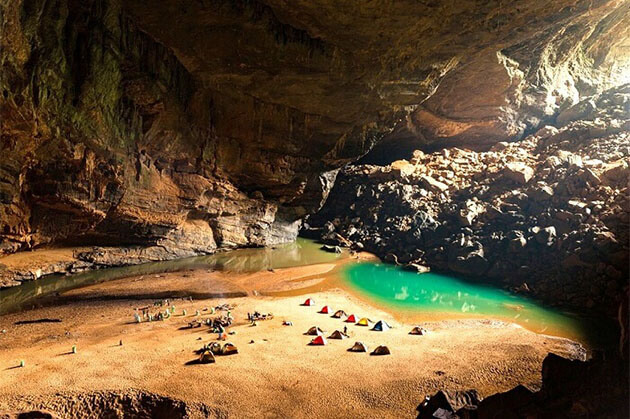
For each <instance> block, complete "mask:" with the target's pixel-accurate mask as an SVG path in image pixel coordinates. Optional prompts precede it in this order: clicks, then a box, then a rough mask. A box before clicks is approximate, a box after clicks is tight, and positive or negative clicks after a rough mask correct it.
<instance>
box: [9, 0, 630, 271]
mask: <svg viewBox="0 0 630 419" xmlns="http://www.w3.org/2000/svg"><path fill="white" fill-rule="evenodd" d="M0 7H1V9H0V12H1V13H2V37H1V38H2V40H1V42H2V50H1V52H0V54H1V60H0V62H1V63H2V72H1V78H0V93H1V96H0V100H1V103H0V117H1V119H2V137H1V143H0V144H1V147H2V153H3V156H2V159H1V160H0V253H7V252H14V251H18V250H23V249H28V248H32V247H34V246H38V245H43V244H50V243H53V244H100V245H103V244H115V245H130V244H138V245H142V246H150V247H153V248H154V249H153V250H152V253H154V254H157V253H161V254H162V255H163V257H164V258H166V257H175V256H183V255H189V254H196V253H200V252H211V251H214V250H215V249H216V248H218V247H231V246H245V245H263V244H271V243H275V242H280V241H286V240H290V239H292V238H293V237H295V234H296V232H297V227H298V224H299V220H300V219H301V218H302V217H304V216H305V215H307V214H308V213H310V212H312V211H314V210H316V209H317V208H318V207H319V206H320V205H321V203H322V201H323V199H324V198H325V197H326V195H327V193H328V190H329V188H330V186H331V184H332V182H333V180H334V176H335V170H336V169H338V168H339V167H340V166H342V165H343V164H345V163H347V162H349V161H352V160H354V159H356V158H358V157H360V156H362V155H363V154H365V153H366V152H367V151H368V150H369V149H370V147H372V145H373V144H374V143H376V142H377V141H378V140H379V139H381V137H383V136H384V135H385V134H386V133H389V132H391V131H392V130H394V129H395V128H396V127H398V128H396V132H399V131H400V130H403V131H404V130H405V129H404V127H405V126H406V127H408V128H407V131H408V132H411V133H412V134H414V135H415V136H416V137H417V138H421V137H423V138H424V137H427V138H429V137H430V139H435V138H442V139H453V141H454V142H457V143H459V142H467V141H469V140H470V141H471V142H474V143H478V142H482V143H485V142H495V141H497V140H499V139H501V140H503V139H511V138H517V137H518V136H519V135H521V134H522V133H523V132H525V131H526V130H527V129H531V128H532V127H535V126H537V125H538V124H539V123H540V122H541V121H543V120H545V118H547V117H548V116H550V115H552V114H554V113H557V112H558V110H560V109H562V107H563V106H564V105H565V104H569V103H572V102H574V101H576V100H577V99H578V98H579V97H580V95H581V94H583V92H584V91H586V92H589V93H593V91H594V90H598V89H599V90H601V89H603V88H605V87H607V85H609V84H613V83H616V82H618V79H619V77H620V75H621V74H623V71H624V69H626V67H624V65H625V62H624V61H622V60H620V59H618V58H619V51H620V50H622V49H623V47H624V45H626V44H624V42H626V41H625V40H626V35H627V31H628V26H630V25H628V13H627V11H628V7H629V6H628V4H627V2H623V1H613V0H598V1H592V0H584V1H577V2H576V1H574V0H560V1H554V2H547V1H531V0H520V1H516V2H511V3H510V4H509V5H507V4H505V2H499V1H491V2H487V1H473V0H469V1H457V2H441V1H411V0H407V1H397V2H390V1H384V0H374V1H367V2H366V1H351V2H343V4H340V3H339V2H331V1H324V0H317V1H313V0H308V1H283V0H265V1H262V0H252V1H244V0H243V1H227V0H225V1H196V2H190V1H176V0H163V1H158V2H150V3H149V2H144V1H138V0H128V1H124V2H122V1H119V0H88V1H78V0H52V1H50V0H49V1H45V0H5V1H3V2H2V4H1V5H0ZM599 82H601V83H599ZM441 83H442V84H441ZM420 104H422V106H421V107H419V105H420ZM408 116H409V118H410V119H408V120H407V119H406V118H407V117H408ZM462 121H465V122H462ZM458 124H459V125H458ZM462 124H464V125H462ZM427 133H428V134H427ZM490 134H491V135H490ZM482 137H483V138H482Z"/></svg>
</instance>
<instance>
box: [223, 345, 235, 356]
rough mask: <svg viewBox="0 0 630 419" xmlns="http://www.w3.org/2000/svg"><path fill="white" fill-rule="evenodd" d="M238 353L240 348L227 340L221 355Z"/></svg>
mask: <svg viewBox="0 0 630 419" xmlns="http://www.w3.org/2000/svg"><path fill="white" fill-rule="evenodd" d="M237 353H238V349H237V348H236V346H235V345H234V344H233V343H230V342H226V343H225V345H223V349H221V355H234V354H237Z"/></svg>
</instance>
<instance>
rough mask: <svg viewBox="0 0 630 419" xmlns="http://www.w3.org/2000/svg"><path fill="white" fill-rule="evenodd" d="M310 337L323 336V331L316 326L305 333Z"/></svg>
mask: <svg viewBox="0 0 630 419" xmlns="http://www.w3.org/2000/svg"><path fill="white" fill-rule="evenodd" d="M305 334H307V335H310V336H321V335H323V334H324V331H323V330H322V329H320V328H319V327H317V326H313V327H311V328H310V329H308V331H307V332H306V333H305Z"/></svg>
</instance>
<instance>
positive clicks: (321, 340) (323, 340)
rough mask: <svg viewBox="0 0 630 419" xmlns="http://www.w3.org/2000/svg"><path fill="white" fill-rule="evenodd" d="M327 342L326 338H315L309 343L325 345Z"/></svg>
mask: <svg viewBox="0 0 630 419" xmlns="http://www.w3.org/2000/svg"><path fill="white" fill-rule="evenodd" d="M327 344H328V342H327V341H326V338H325V337H323V336H317V337H316V338H315V339H313V340H312V341H311V345H327Z"/></svg>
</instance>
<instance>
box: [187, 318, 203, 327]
mask: <svg viewBox="0 0 630 419" xmlns="http://www.w3.org/2000/svg"><path fill="white" fill-rule="evenodd" d="M197 327H201V322H200V321H199V320H193V321H191V322H190V323H188V328H189V329H196V328H197Z"/></svg>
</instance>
